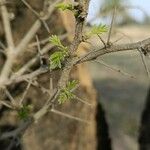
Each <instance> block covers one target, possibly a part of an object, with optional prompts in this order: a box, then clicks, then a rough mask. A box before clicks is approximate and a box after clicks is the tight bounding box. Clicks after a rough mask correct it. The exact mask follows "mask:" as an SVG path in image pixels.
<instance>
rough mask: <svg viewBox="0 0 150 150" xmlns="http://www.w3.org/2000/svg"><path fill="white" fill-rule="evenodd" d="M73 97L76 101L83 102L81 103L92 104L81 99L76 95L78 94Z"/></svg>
mask: <svg viewBox="0 0 150 150" xmlns="http://www.w3.org/2000/svg"><path fill="white" fill-rule="evenodd" d="M75 99H77V100H78V101H80V102H81V103H83V104H86V105H88V106H91V107H92V104H90V103H89V102H87V101H85V100H83V99H81V98H80V97H78V96H75Z"/></svg>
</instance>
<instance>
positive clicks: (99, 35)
mask: <svg viewBox="0 0 150 150" xmlns="http://www.w3.org/2000/svg"><path fill="white" fill-rule="evenodd" d="M97 36H98V37H99V39H100V40H101V42H102V43H103V45H104V47H106V46H107V45H106V43H105V41H104V40H103V38H102V37H101V36H100V35H99V34H97Z"/></svg>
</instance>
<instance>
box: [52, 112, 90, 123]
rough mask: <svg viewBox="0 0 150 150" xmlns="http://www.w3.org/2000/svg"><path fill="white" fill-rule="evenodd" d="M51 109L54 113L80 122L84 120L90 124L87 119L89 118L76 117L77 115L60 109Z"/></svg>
mask: <svg viewBox="0 0 150 150" xmlns="http://www.w3.org/2000/svg"><path fill="white" fill-rule="evenodd" d="M50 111H51V112H53V113H55V114H57V115H61V116H64V117H67V118H69V119H73V120H76V121H79V122H83V123H86V124H90V122H89V121H87V120H84V119H81V118H79V117H75V116H72V115H69V114H67V113H64V112H61V111H58V110H56V109H51V110H50Z"/></svg>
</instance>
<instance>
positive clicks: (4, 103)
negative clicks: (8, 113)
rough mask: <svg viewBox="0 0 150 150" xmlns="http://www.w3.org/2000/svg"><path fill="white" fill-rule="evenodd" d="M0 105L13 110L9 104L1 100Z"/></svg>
mask: <svg viewBox="0 0 150 150" xmlns="http://www.w3.org/2000/svg"><path fill="white" fill-rule="evenodd" d="M0 104H1V105H4V106H6V107H8V108H11V109H13V106H11V104H9V103H8V102H6V101H2V100H0Z"/></svg>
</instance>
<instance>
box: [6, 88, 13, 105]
mask: <svg viewBox="0 0 150 150" xmlns="http://www.w3.org/2000/svg"><path fill="white" fill-rule="evenodd" d="M5 93H6V95H7V96H8V98H9V99H10V101H11V104H12V105H13V106H15V105H16V102H15V100H14V98H13V97H12V95H11V94H10V92H9V91H8V89H7V88H5Z"/></svg>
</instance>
